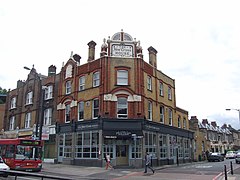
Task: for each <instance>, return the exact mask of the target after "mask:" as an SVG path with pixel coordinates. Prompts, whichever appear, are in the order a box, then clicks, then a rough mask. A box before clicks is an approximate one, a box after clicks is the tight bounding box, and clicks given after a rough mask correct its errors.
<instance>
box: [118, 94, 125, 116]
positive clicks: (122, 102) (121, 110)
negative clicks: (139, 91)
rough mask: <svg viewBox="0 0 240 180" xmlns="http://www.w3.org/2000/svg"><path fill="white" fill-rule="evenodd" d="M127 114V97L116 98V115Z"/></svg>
mask: <svg viewBox="0 0 240 180" xmlns="http://www.w3.org/2000/svg"><path fill="white" fill-rule="evenodd" d="M127 116H128V103H127V98H125V97H119V98H118V99H117V117H118V118H127Z"/></svg>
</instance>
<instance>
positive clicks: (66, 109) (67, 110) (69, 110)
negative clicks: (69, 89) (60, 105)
mask: <svg viewBox="0 0 240 180" xmlns="http://www.w3.org/2000/svg"><path fill="white" fill-rule="evenodd" d="M70 113H71V106H70V104H66V107H65V123H70V122H71V119H70ZM68 116H69V120H68V119H67V118H68Z"/></svg>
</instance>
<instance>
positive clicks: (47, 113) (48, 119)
mask: <svg viewBox="0 0 240 180" xmlns="http://www.w3.org/2000/svg"><path fill="white" fill-rule="evenodd" d="M51 123H52V108H48V109H45V110H44V122H43V124H44V126H48V125H51Z"/></svg>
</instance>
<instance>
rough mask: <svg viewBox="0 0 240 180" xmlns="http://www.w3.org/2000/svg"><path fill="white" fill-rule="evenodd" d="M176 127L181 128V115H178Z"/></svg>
mask: <svg viewBox="0 0 240 180" xmlns="http://www.w3.org/2000/svg"><path fill="white" fill-rule="evenodd" d="M177 123H178V128H181V117H180V116H178V122H177Z"/></svg>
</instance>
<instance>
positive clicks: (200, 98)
mask: <svg viewBox="0 0 240 180" xmlns="http://www.w3.org/2000/svg"><path fill="white" fill-rule="evenodd" d="M239 8H240V2H239V1H238V0H235V1H234V0H228V1H227V0H224V1H223V0H201V1H200V0H199V1H197V0H167V1H166V0H148V1H144V0H138V1H129V0H121V1H114V0H101V1H99V0H85V1H84V0H41V1H40V0H21V1H19V0H0V62H1V70H0V87H2V88H3V89H15V88H16V85H17V81H18V80H26V79H27V75H28V73H29V71H27V70H26V69H24V68H23V67H24V66H27V67H29V68H32V66H33V64H34V67H35V69H36V70H37V72H38V73H41V74H44V75H47V71H48V67H49V66H50V65H55V66H56V67H57V73H59V72H60V69H61V67H62V64H63V63H66V61H67V60H68V59H69V57H70V55H71V51H73V53H74V54H75V53H76V54H79V55H80V56H81V57H82V59H81V64H84V63H86V62H87V56H88V46H87V43H88V42H90V41H91V40H93V41H95V42H96V43H97V45H96V55H95V58H99V56H100V48H101V45H102V44H103V39H104V38H106V39H107V38H108V37H109V36H110V37H112V36H113V35H114V34H115V33H117V32H120V31H121V30H122V29H123V31H124V32H126V33H128V34H130V35H131V36H132V37H133V38H136V40H137V41H140V42H141V46H142V48H143V55H144V59H145V61H147V62H148V51H147V48H148V47H150V46H153V47H154V48H155V49H156V50H157V51H158V54H157V67H158V69H159V70H161V71H162V72H163V73H165V74H167V75H168V76H170V77H171V78H173V79H175V85H176V104H177V106H178V107H180V108H182V109H185V110H187V111H188V113H189V118H190V117H191V116H197V118H198V119H199V121H202V119H208V121H209V122H211V121H216V122H217V124H218V125H219V126H222V125H223V124H224V123H226V124H230V125H231V126H232V127H234V128H236V129H240V113H239V111H237V109H240V70H239V69H240V20H239V17H240V11H239ZM226 108H231V109H232V110H231V111H226V110H225V109H226Z"/></svg>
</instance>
